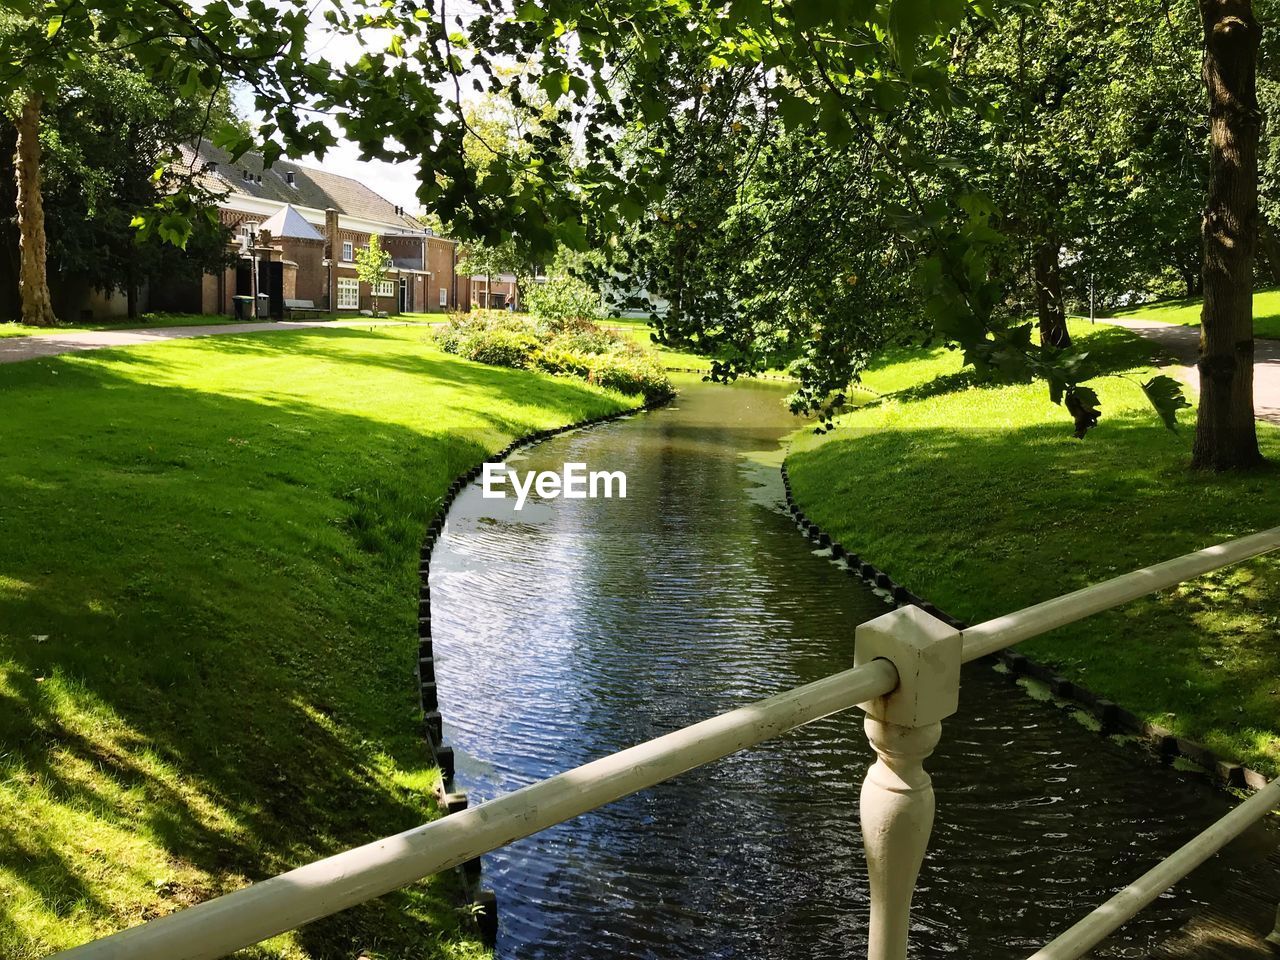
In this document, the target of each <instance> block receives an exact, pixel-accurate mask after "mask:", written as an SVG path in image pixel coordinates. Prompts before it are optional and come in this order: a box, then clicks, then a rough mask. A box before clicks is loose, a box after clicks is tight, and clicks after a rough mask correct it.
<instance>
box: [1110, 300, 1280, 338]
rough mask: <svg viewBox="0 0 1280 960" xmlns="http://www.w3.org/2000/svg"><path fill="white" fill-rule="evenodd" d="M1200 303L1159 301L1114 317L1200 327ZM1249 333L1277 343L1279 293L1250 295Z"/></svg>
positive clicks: (1201, 301) (1279, 330) (1125, 311)
mask: <svg viewBox="0 0 1280 960" xmlns="http://www.w3.org/2000/svg"><path fill="white" fill-rule="evenodd" d="M1203 302H1204V301H1203V300H1201V299H1200V298H1198V297H1197V298H1195V299H1192V300H1162V301H1160V302H1159V303H1152V304H1149V305H1147V306H1144V307H1135V308H1133V309H1130V310H1117V311H1115V316H1117V317H1125V318H1128V319H1133V320H1158V321H1160V322H1161V323H1176V324H1179V325H1181V326H1186V327H1198V326H1200V308H1201V305H1202V304H1203ZM1253 332H1254V335H1255V336H1258V337H1265V338H1267V339H1271V340H1280V290H1256V291H1254V294H1253Z"/></svg>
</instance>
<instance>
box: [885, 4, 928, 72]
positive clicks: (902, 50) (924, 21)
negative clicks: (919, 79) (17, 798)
mask: <svg viewBox="0 0 1280 960" xmlns="http://www.w3.org/2000/svg"><path fill="white" fill-rule="evenodd" d="M933 29H934V20H933V12H932V10H931V9H930V5H929V0H894V2H893V7H892V8H891V9H890V10H889V45H890V47H891V48H892V50H893V58H894V59H895V60H896V61H897V62H898V66H899V67H901V68H902V72H903V73H906V74H908V75H909V74H910V73H911V71H912V70H913V69H914V68H915V65H916V43H917V42H918V41H919V39H920V38H921V37H922V36H924V35H925V34H926V33H929V32H931V31H932V30H933Z"/></svg>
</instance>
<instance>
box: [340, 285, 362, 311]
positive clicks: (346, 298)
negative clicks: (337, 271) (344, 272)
mask: <svg viewBox="0 0 1280 960" xmlns="http://www.w3.org/2000/svg"><path fill="white" fill-rule="evenodd" d="M359 307H360V281H359V280H357V279H355V278H354V277H339V278H338V309H339V310H357V309H359Z"/></svg>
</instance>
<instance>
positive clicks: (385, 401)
mask: <svg viewBox="0 0 1280 960" xmlns="http://www.w3.org/2000/svg"><path fill="white" fill-rule="evenodd" d="M0 403H2V404H3V407H4V410H5V415H4V418H3V425H0V435H2V436H3V442H2V443H0V824H3V827H2V828H0V956H3V957H5V958H6V960H23V958H31V957H36V956H43V955H44V954H45V953H46V952H47V951H50V950H52V949H55V948H59V947H65V946H68V945H72V944H75V943H78V942H80V941H83V940H85V939H88V938H89V937H91V936H92V935H94V934H100V933H104V932H107V931H110V930H114V929H117V928H120V927H124V926H128V925H131V924H134V923H137V922H139V921H141V920H143V919H145V918H149V917H153V916H156V915H159V914H163V913H166V912H169V911H172V910H174V909H176V908H177V907H179V906H182V905H184V904H188V903H191V902H194V901H198V900H202V899H205V898H207V897H209V896H212V895H214V894H216V893H219V892H222V891H225V890H227V889H230V888H234V887H237V886H239V885H241V884H243V883H245V882H247V881H249V880H252V879H258V878H262V877H264V876H267V875H269V874H271V873H273V872H276V871H278V870H281V869H284V868H288V867H290V866H294V865H298V864H300V863H303V862H305V861H308V860H310V859H313V858H315V857H319V856H322V855H325V854H328V853H332V852H335V851H337V850H339V849H342V848H344V847H346V846H348V845H351V844H356V843H361V842H364V841H367V840H370V839H373V838H375V837H378V836H381V835H383V834H387V833H391V832H393V831H397V830H401V829H404V828H406V827H409V826H411V825H414V824H417V823H419V822H421V821H422V820H424V819H426V818H427V817H429V816H431V815H432V810H431V804H430V802H429V800H428V797H427V791H428V790H429V789H430V788H431V786H432V784H433V782H434V778H433V776H432V774H433V771H431V770H429V769H427V767H426V763H425V753H424V748H423V746H422V745H421V743H420V742H419V741H418V738H417V736H416V733H415V731H416V728H417V704H416V689H415V684H414V679H413V669H414V666H413V665H414V662H415V657H416V597H417V589H418V586H417V573H416V568H417V550H418V546H419V544H420V541H421V537H422V535H423V531H424V528H425V525H426V523H427V521H428V519H429V517H430V516H431V514H432V513H433V511H434V510H435V508H436V505H437V504H438V503H439V500H440V497H441V494H442V493H443V491H444V490H445V488H446V486H447V484H448V483H449V481H450V480H451V479H452V477H453V476H454V475H455V474H457V473H458V472H459V471H461V470H462V469H464V468H466V467H467V466H469V465H470V464H472V463H474V462H475V461H476V460H478V459H479V458H481V457H482V456H483V454H484V453H485V452H486V451H487V450H491V449H494V448H497V447H499V446H501V445H503V444H505V442H506V441H507V439H509V438H510V437H511V436H512V435H514V434H518V433H524V432H527V431H529V430H532V429H536V428H541V427H549V426H552V425H555V424H561V423H564V422H566V421H570V420H574V419H578V418H581V417H585V416H588V415H594V414H599V413H604V412H607V411H611V410H615V409H619V408H621V407H623V406H624V405H628V404H629V401H624V400H623V399H622V398H621V397H619V396H617V395H609V394H605V393H603V392H601V391H598V390H595V389H592V388H589V387H587V386H585V385H583V384H581V383H576V382H573V381H566V380H554V379H552V378H549V377H545V376H541V375H536V374H531V373H525V372H522V371H512V370H504V369H498V368H494V367H485V366H481V365H478V364H473V363H469V362H467V361H463V360H459V359H457V358H454V357H449V356H447V355H445V354H442V353H441V352H439V351H438V350H437V348H436V347H435V346H434V345H433V344H432V343H431V342H430V339H429V334H428V333H427V332H426V331H423V330H421V329H417V330H415V329H413V328H401V329H382V330H379V331H376V332H370V331H367V330H324V331H307V332H302V333H277V334H270V335H247V336H240V337H219V338H207V339H199V340H185V341H179V342H173V343H168V344H163V345H157V346H152V347H146V348H135V349H131V350H121V351H102V352H96V353H88V354H79V355H74V356H66V357H60V358H57V359H53V360H42V361H33V362H27V363H18V364H11V365H5V366H0ZM452 882H453V881H452V880H451V879H449V878H444V879H441V880H438V881H433V882H431V883H428V884H423V885H421V886H420V887H419V888H417V889H415V890H413V891H410V892H408V893H406V894H403V895H398V896H394V897H391V898H387V900H385V901H383V902H379V903H377V904H374V905H371V906H369V907H367V908H363V909H360V910H356V911H352V912H351V913H350V914H347V915H343V916H340V917H337V918H334V919H331V920H328V921H322V922H319V923H316V924H314V925H312V926H310V927H308V928H306V929H304V930H303V931H301V932H300V933H297V934H295V935H290V936H287V937H284V938H281V939H280V940H279V941H277V942H275V943H273V944H271V945H270V946H269V947H267V948H263V949H261V950H258V951H254V952H252V953H250V954H248V955H249V956H259V955H262V956H287V957H302V956H312V957H343V958H351V957H355V956H359V955H360V951H361V950H364V951H365V953H366V954H367V955H368V956H370V957H373V958H383V957H386V958H391V957H394V958H403V957H409V956H412V957H415V958H446V957H447V958H460V957H471V956H473V955H475V954H476V953H477V952H478V949H477V947H476V946H475V945H474V943H472V942H471V941H470V940H469V939H468V937H467V936H466V935H465V934H464V933H462V932H460V928H459V918H460V915H459V914H458V912H457V911H456V910H455V909H454V907H453V906H452V900H451V897H452V894H453V891H452V888H451V884H452Z"/></svg>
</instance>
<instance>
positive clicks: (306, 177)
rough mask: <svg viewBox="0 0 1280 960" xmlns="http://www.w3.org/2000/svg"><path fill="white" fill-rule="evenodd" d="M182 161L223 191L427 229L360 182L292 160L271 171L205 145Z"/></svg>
mask: <svg viewBox="0 0 1280 960" xmlns="http://www.w3.org/2000/svg"><path fill="white" fill-rule="evenodd" d="M182 162H183V165H184V166H186V167H192V166H193V165H194V167H195V169H196V171H197V173H198V174H199V179H200V181H201V183H202V184H203V185H204V186H205V187H207V188H208V189H210V190H212V191H215V192H217V193H225V192H226V191H228V190H231V191H235V192H236V193H242V194H246V195H248V196H251V197H259V198H261V199H264V200H274V201H276V202H278V203H295V204H297V205H298V206H302V207H311V208H313V209H316V210H327V209H329V208H330V207H332V208H333V209H335V210H337V211H338V212H339V213H341V214H345V215H346V216H349V217H361V218H363V219H365V220H374V221H377V222H379V223H385V224H387V225H388V226H394V227H396V228H398V229H401V230H414V231H420V230H423V229H424V225H423V224H422V223H421V222H420V221H419V220H418V219H417V218H415V217H412V216H410V215H409V214H407V213H396V205H395V204H394V203H392V202H391V201H390V200H388V199H387V198H386V197H383V196H381V195H379V194H378V193H376V192H374V191H373V190H371V189H370V188H369V187H366V186H365V185H364V184H363V183H361V182H360V181H359V180H353V179H351V178H350V177H342V176H339V175H338V174H336V173H329V172H328V171H326V170H317V169H315V168H313V167H303V166H300V165H298V164H296V163H294V162H292V161H290V160H277V161H276V162H275V164H273V165H272V166H271V168H270V169H266V168H264V167H263V165H262V157H261V156H260V155H259V154H256V153H247V154H245V155H244V156H243V157H241V158H240V159H239V160H237V161H236V162H235V163H234V164H233V163H232V162H231V157H230V155H229V154H228V153H227V152H226V151H224V150H219V149H218V148H217V147H215V146H213V145H212V144H210V143H207V142H202V143H201V144H200V146H199V150H198V152H197V150H196V149H194V148H192V147H188V146H184V147H183V148H182ZM246 173H247V175H248V177H247V178H246ZM290 173H292V174H293V181H294V182H293V183H292V184H290V183H289V181H288V174H290Z"/></svg>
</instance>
